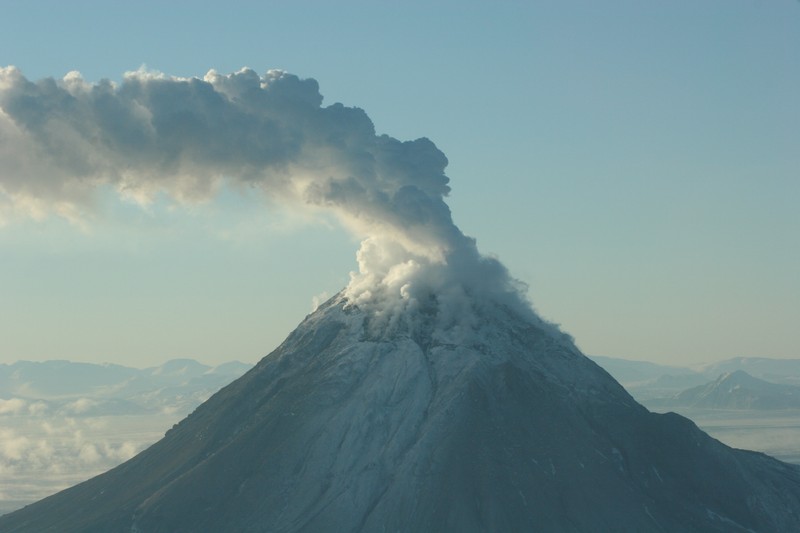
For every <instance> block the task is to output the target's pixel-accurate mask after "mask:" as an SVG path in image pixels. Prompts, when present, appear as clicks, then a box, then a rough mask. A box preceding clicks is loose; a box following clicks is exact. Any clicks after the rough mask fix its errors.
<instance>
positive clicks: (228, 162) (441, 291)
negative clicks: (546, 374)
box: [0, 67, 529, 315]
mask: <svg viewBox="0 0 800 533" xmlns="http://www.w3.org/2000/svg"><path fill="white" fill-rule="evenodd" d="M322 101H323V98H322V95H321V94H320V92H319V87H318V84H317V82H316V81H315V80H313V79H300V78H298V77H297V76H294V75H292V74H288V73H286V72H283V71H278V70H271V71H268V72H267V73H266V74H265V75H263V76H259V75H258V74H257V73H256V72H254V71H253V70H250V69H242V70H240V71H238V72H235V73H233V74H228V75H223V74H219V73H217V72H215V71H213V70H212V71H209V72H208V73H207V74H206V75H205V76H204V77H203V78H202V79H201V78H177V77H171V76H167V75H164V74H160V73H153V72H148V71H144V70H139V71H136V72H128V73H126V74H125V75H124V78H123V80H122V81H121V82H120V83H114V82H111V81H108V80H103V81H100V82H97V83H87V82H86V81H85V80H83V78H82V77H81V76H80V74H79V73H77V72H71V73H69V74H67V75H66V76H65V77H64V78H63V79H60V80H56V79H53V78H47V79H43V80H39V81H36V82H33V81H30V80H28V79H27V78H25V76H23V74H22V73H21V72H20V71H19V70H18V69H16V68H15V67H7V68H2V69H0V215H2V213H3V211H5V213H6V216H5V218H11V217H13V216H17V215H19V214H21V213H22V214H26V215H30V216H34V217H45V216H47V215H49V214H51V213H54V214H57V215H59V216H63V217H66V218H70V219H75V220H80V219H81V218H82V217H83V215H84V214H85V213H87V212H91V209H92V205H93V202H94V201H95V196H96V192H97V190H98V189H99V188H103V187H104V188H108V187H111V188H113V189H115V190H117V191H118V192H119V194H120V195H122V196H124V197H127V198H131V199H133V200H135V201H137V202H139V203H142V204H147V203H148V202H151V201H152V200H153V199H154V198H155V197H157V196H158V195H160V194H166V195H168V196H169V197H171V198H173V199H174V200H175V201H176V202H181V203H182V202H200V201H207V200H210V199H212V198H213V197H214V195H215V194H216V193H217V192H218V191H219V189H220V188H221V187H225V186H227V187H247V188H255V189H257V190H259V191H261V192H263V193H264V195H265V197H266V198H268V199H269V200H270V201H273V202H281V203H291V204H292V205H297V206H303V207H304V208H310V209H315V210H325V211H329V212H333V213H334V214H335V215H336V216H337V217H338V218H339V220H341V222H342V223H343V224H344V225H345V226H346V227H347V228H348V229H349V230H350V231H352V232H354V233H355V234H356V235H357V236H358V237H359V238H362V239H363V240H364V242H363V244H362V247H361V250H360V251H359V256H358V259H359V265H360V272H359V273H356V274H353V275H352V280H351V283H350V286H349V287H348V289H347V292H346V294H347V296H348V297H349V298H350V299H351V300H352V301H353V302H355V303H357V304H358V305H362V306H366V305H370V303H376V302H380V305H379V306H378V307H379V308H380V309H383V310H384V311H386V312H392V311H391V310H392V308H394V311H397V310H400V309H401V308H405V307H408V306H409V305H415V302H418V301H420V300H421V299H424V298H425V297H426V296H429V295H430V294H437V296H443V295H445V294H449V295H451V296H452V298H451V300H452V301H451V307H452V309H453V313H454V314H458V313H457V309H458V307H459V306H461V305H462V303H463V301H462V300H463V299H464V297H465V296H464V293H465V292H468V293H470V294H473V295H484V296H491V297H492V298H494V299H499V300H501V301H503V302H504V303H507V304H509V305H513V306H514V307H516V308H518V309H529V307H528V305H527V303H526V301H525V298H524V296H522V295H521V294H522V292H521V291H520V288H519V284H518V283H517V282H515V281H514V280H513V279H512V278H511V277H510V276H509V275H508V273H507V271H506V269H505V268H504V267H503V266H502V265H501V264H500V263H499V262H498V261H496V260H494V259H491V258H487V257H483V256H481V255H480V254H479V253H478V250H477V247H476V246H475V241H474V240H473V239H471V238H469V237H467V236H465V235H464V234H463V233H462V232H461V231H460V230H459V229H458V227H457V226H456V225H455V224H454V223H453V219H452V217H451V213H450V209H449V207H448V206H447V204H446V203H445V197H446V196H447V194H448V193H449V191H450V188H449V185H448V182H449V179H448V177H447V176H446V175H445V172H444V170H445V167H446V166H447V158H446V157H445V155H444V154H443V153H442V152H441V151H440V150H439V149H438V148H437V147H436V146H435V145H434V144H433V143H432V142H431V141H430V140H428V139H425V138H422V139H417V140H413V141H405V142H402V141H399V140H397V139H394V138H392V137H389V136H387V135H377V134H376V132H375V127H374V126H373V124H372V122H371V120H370V119H369V117H368V116H367V114H366V113H365V112H364V111H363V110H361V109H358V108H353V107H346V106H343V105H341V104H333V105H329V106H323V105H322ZM444 314H445V315H446V314H447V313H444Z"/></svg>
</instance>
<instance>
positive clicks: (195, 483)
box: [0, 294, 800, 533]
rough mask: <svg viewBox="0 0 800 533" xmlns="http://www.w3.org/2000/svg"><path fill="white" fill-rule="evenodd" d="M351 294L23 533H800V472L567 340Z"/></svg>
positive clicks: (550, 332)
mask: <svg viewBox="0 0 800 533" xmlns="http://www.w3.org/2000/svg"><path fill="white" fill-rule="evenodd" d="M466 305H469V306H470V307H471V313H472V315H473V316H474V318H475V320H473V321H472V322H471V323H470V324H469V325H468V326H465V325H464V324H460V325H458V326H457V327H456V326H453V327H451V328H449V329H448V328H445V327H441V326H440V324H441V321H440V320H439V319H438V318H437V317H438V316H439V315H440V313H441V309H440V306H439V303H438V301H437V299H436V298H435V297H431V298H430V299H429V300H428V301H427V302H426V303H425V304H424V305H420V306H417V307H416V308H415V309H413V311H412V310H407V311H405V312H404V313H402V314H400V315H399V316H394V317H392V319H391V320H385V319H381V317H379V316H377V315H375V314H374V313H372V312H368V311H366V310H364V309H362V308H360V307H359V306H358V305H356V304H354V303H352V302H350V301H348V299H347V298H346V296H345V295H343V294H340V295H338V296H336V297H334V298H332V299H331V300H329V301H328V302H327V303H325V304H324V305H323V306H321V307H320V308H319V309H317V310H316V311H315V312H314V313H312V314H311V315H309V316H308V317H306V319H305V320H304V321H303V322H302V323H301V324H300V325H299V326H298V327H297V329H296V330H295V331H294V332H292V333H291V334H290V335H289V337H288V338H287V339H286V340H285V341H284V342H283V344H282V345H281V346H279V347H278V348H277V349H276V350H275V351H274V352H272V353H271V354H270V355H268V356H267V357H265V358H264V359H262V360H261V362H260V363H259V364H258V365H257V366H256V367H254V368H253V369H252V370H251V371H250V372H248V373H247V374H245V375H244V376H243V377H242V378H240V379H238V380H237V381H235V382H233V383H232V384H230V385H229V386H227V387H226V388H224V389H222V390H221V391H219V392H218V393H217V394H216V395H214V396H213V397H211V398H210V399H209V400H208V401H206V402H205V403H204V404H203V405H201V406H200V407H199V408H197V410H196V411H195V412H193V413H192V414H191V415H190V416H188V417H187V418H186V419H184V420H183V421H182V422H180V423H179V424H177V425H176V426H175V427H173V428H172V429H171V430H170V431H168V432H167V434H166V435H165V437H164V438H163V439H162V440H161V441H159V442H157V443H156V444H154V445H153V446H151V447H150V448H149V449H147V450H145V451H144V452H142V453H140V454H139V455H137V456H136V457H134V458H133V459H131V460H129V461H128V462H126V463H124V464H122V465H120V466H119V467H117V468H115V469H113V470H111V471H109V472H107V473H105V474H102V475H100V476H98V477H95V478H93V479H90V480H88V481H86V482H84V483H82V484H80V485H77V486H75V487H72V488H70V489H67V490H65V491H63V492H60V493H58V494H55V495H53V496H51V497H49V498H46V499H44V500H42V501H40V502H38V503H35V504H33V505H30V506H28V507H26V508H24V509H21V510H19V511H16V512H14V513H11V514H9V515H6V516H3V517H0V531H3V532H6V533H10V532H37V533H41V532H45V531H54V532H55V531H58V532H71V531H76V532H77V531H80V532H103V533H108V532H117V531H118V532H138V533H156V532H171V533H178V532H192V533H196V532H225V531H236V532H239V531H242V532H244V531H248V532H267V531H269V532H294V531H304V532H316V531H326V532H327V531H336V532H371V531H414V532H420V531H424V532H427V531H430V532H449V531H453V532H456V531H457V532H471V531H548V532H549V531H559V532H572V531H575V532H578V531H585V532H596V531H617V532H625V531H631V532H633V531H637V532H642V531H645V532H647V531H669V532H683V531H686V532H689V531H698V532H699V531H703V532H705V531H764V532H766V531H771V532H772V531H798V530H800V467H797V466H794V465H789V464H784V463H782V462H780V461H777V460H775V459H772V458H770V457H768V456H766V455H764V454H761V453H755V452H749V451H743V450H735V449H731V448H729V447H727V446H725V445H723V444H721V443H720V442H718V441H716V440H714V439H712V438H711V437H709V436H708V435H706V434H705V433H703V432H702V431H700V430H699V429H698V428H697V427H696V426H695V425H694V424H693V423H692V422H691V421H689V420H687V419H685V418H683V417H681V416H678V415H676V414H672V413H668V414H654V413H650V412H649V411H647V410H646V409H645V408H644V407H642V406H640V405H639V404H637V403H636V402H635V401H634V400H633V398H632V397H631V396H630V395H629V394H628V393H627V392H626V391H625V390H624V389H623V388H622V387H621V386H620V385H619V384H618V383H617V382H616V381H614V379H613V378H611V377H610V376H609V375H608V374H607V373H606V372H605V371H604V370H603V369H601V368H600V367H599V366H597V365H596V364H595V363H593V362H592V361H591V360H589V359H588V358H587V357H585V356H584V355H582V354H581V353H580V351H579V350H578V349H577V348H576V347H575V345H574V343H573V341H572V340H571V338H570V337H569V336H568V335H566V334H564V333H562V332H561V331H560V330H559V329H558V328H556V327H554V326H552V325H550V324H547V323H546V322H543V321H540V320H538V319H535V318H533V319H532V318H531V317H529V316H526V315H524V314H521V313H519V312H518V311H516V310H513V309H512V308H511V307H508V306H504V305H502V304H500V303H497V302H489V301H478V300H473V301H472V302H468V303H467V304H466Z"/></svg>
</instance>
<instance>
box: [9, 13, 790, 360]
mask: <svg viewBox="0 0 800 533" xmlns="http://www.w3.org/2000/svg"><path fill="white" fill-rule="evenodd" d="M0 3H1V4H2V11H3V21H4V22H3V31H2V32H0V66H9V65H13V66H15V67H17V68H18V69H19V70H20V71H21V73H22V74H23V75H24V76H25V77H26V78H27V79H29V80H33V81H35V80H39V79H42V78H47V77H53V78H56V79H61V78H63V77H64V76H65V75H66V74H67V73H68V72H70V71H79V72H80V73H81V75H82V77H83V79H84V80H86V81H87V82H99V81H100V80H103V79H110V80H112V81H115V82H117V83H119V82H120V81H121V80H122V79H123V75H124V73H125V72H128V71H136V70H138V69H140V68H142V67H144V69H145V70H147V71H154V72H156V71H157V72H163V73H165V74H167V75H169V76H179V77H199V78H203V76H204V75H205V74H206V73H207V72H208V71H209V70H210V69H214V70H216V71H217V72H219V73H221V74H230V73H233V72H237V71H239V70H240V69H241V68H242V67H245V66H246V67H249V68H251V69H253V70H254V71H255V72H257V73H259V74H261V75H264V74H265V73H266V72H267V71H268V70H270V69H283V70H285V71H288V72H290V73H292V74H295V75H297V76H299V77H300V78H301V79H305V78H313V79H315V80H317V82H318V83H319V91H320V93H321V94H322V95H323V97H324V100H323V106H327V105H330V104H333V103H336V102H341V103H342V104H344V105H345V106H352V107H358V108H361V109H363V110H364V111H366V113H367V114H368V116H369V118H370V119H371V120H372V122H373V123H374V125H375V129H376V131H377V132H378V133H386V134H389V135H391V136H392V137H394V138H397V139H400V140H413V139H417V138H420V137H426V138H429V139H430V140H431V141H433V142H434V143H435V144H436V146H437V147H438V148H439V149H440V150H441V151H442V152H444V154H446V156H447V159H448V161H449V164H448V166H447V168H446V174H447V176H448V177H449V178H450V184H449V185H450V187H451V189H452V190H451V192H450V194H449V197H448V198H447V204H448V205H449V207H450V209H451V210H452V216H453V220H454V221H455V223H456V224H457V225H458V227H460V229H461V230H462V231H463V232H464V233H465V234H467V235H470V236H473V237H475V238H476V239H477V246H478V248H479V249H480V250H481V251H482V252H483V253H485V254H490V255H491V256H495V257H497V258H499V259H500V260H501V261H502V262H503V263H504V264H505V265H506V266H507V267H508V269H509V270H510V272H511V274H512V275H513V276H515V277H516V278H518V279H519V280H521V281H522V282H524V283H526V284H527V285H528V295H529V297H530V300H531V301H532V302H533V304H534V307H535V308H536V310H537V312H538V313H539V314H540V315H541V316H543V317H544V318H545V319H547V320H550V321H553V322H555V323H558V324H560V325H561V327H562V328H563V329H564V330H565V331H567V332H568V333H570V334H571V335H572V336H573V337H574V338H575V341H576V343H577V345H578V346H579V347H580V348H581V349H582V350H583V351H584V352H585V353H587V354H593V355H606V356H612V357H622V358H628V359H638V360H648V361H653V362H658V363H662V364H677V365H688V364H696V363H702V362H709V361H717V360H721V359H725V358H729V357H738V356H762V357H776V358H790V357H795V358H796V357H800V348H799V346H800V333H798V331H799V330H798V328H797V324H798V323H800V310H798V302H800V275H799V274H798V273H800V246H799V245H798V241H800V239H798V236H799V235H800V210H799V209H797V204H798V201H800V179H798V177H800V149H798V144H800V103H799V102H798V97H797V95H798V94H800V2H796V1H794V0H775V1H772V2H763V1H744V0H719V1H714V0H704V1H703V2H697V1H674V2H649V1H648V2H643V1H641V0H637V1H611V2H603V3H598V2H592V1H569V0H567V1H552V2H436V3H433V5H430V4H431V3H429V2H428V3H424V2H413V1H411V2H402V3H400V2H347V1H343V2H337V3H333V2H322V1H318V2H303V1H298V2H236V1H228V2H224V3H223V2H211V1H207V2H193V3H189V2H168V3H163V2H159V3H156V2H139V3H137V4H136V5H131V6H127V5H121V4H119V5H117V3H108V2H90V1H76V2H70V3H64V2H45V1H37V0H29V1H25V2H22V1H15V0H3V1H2V2H0ZM0 170H2V169H0ZM3 171H4V172H8V169H5V170H3ZM0 223H2V226H1V227H0V363H11V362H13V361H16V360H20V359H26V360H46V359H72V360H77V361H89V362H113V363H119V364H127V365H131V366H140V367H141V366H150V365H156V364H160V363H161V362H163V361H164V360H167V359H171V358H179V357H189V358H194V359H198V360H200V361H203V362H206V363H218V362H223V361H229V360H233V359H237V360H241V361H248V362H255V361H257V360H258V359H260V358H261V357H263V356H264V355H266V354H267V353H269V352H270V351H271V350H272V349H273V348H275V347H276V346H277V345H278V344H279V343H280V342H281V341H282V340H283V338H285V336H286V335H287V334H288V333H289V332H290V331H291V330H292V329H293V328H294V327H295V325H296V324H297V323H298V322H299V321H300V320H301V319H302V318H303V317H304V316H305V315H306V314H307V313H309V312H310V311H311V310H312V309H313V305H314V302H317V301H319V300H320V299H323V298H325V297H327V296H331V295H333V294H335V293H336V292H338V291H339V290H341V289H342V288H343V287H344V286H345V285H347V283H348V281H349V280H350V277H349V273H350V272H351V271H354V270H356V269H357V268H358V267H357V264H356V255H355V254H356V250H357V249H358V248H359V242H358V239H357V238H355V237H354V236H352V234H351V233H349V232H347V231H345V230H344V229H343V228H342V225H341V223H340V222H339V221H338V220H337V219H336V218H335V217H331V216H325V215H323V216H312V215H310V214H309V213H308V212H306V211H304V210H298V209H296V208H295V207H294V206H293V205H289V204H286V205H281V204H280V202H272V203H269V204H265V203H264V202H263V201H261V200H260V199H259V198H256V197H254V196H253V195H251V194H246V193H245V194H243V193H240V192H237V191H232V190H223V191H222V192H221V193H220V194H219V196H218V197H217V198H215V199H214V200H213V201H207V202H195V203H188V204H180V205H177V204H175V203H174V202H169V201H160V200H159V201H155V202H153V203H152V204H150V205H148V206H145V207H142V206H139V205H135V204H133V203H131V202H130V201H128V200H126V199H121V198H119V197H118V196H117V195H116V194H115V193H113V191H107V190H101V191H99V192H98V193H97V198H96V199H95V205H94V210H93V211H92V213H91V215H90V216H87V217H85V218H83V219H81V220H77V221H76V220H68V219H65V218H64V217H59V216H58V215H55V214H49V215H46V216H43V217H30V216H25V215H21V214H19V213H17V212H11V211H9V210H6V212H3V211H0Z"/></svg>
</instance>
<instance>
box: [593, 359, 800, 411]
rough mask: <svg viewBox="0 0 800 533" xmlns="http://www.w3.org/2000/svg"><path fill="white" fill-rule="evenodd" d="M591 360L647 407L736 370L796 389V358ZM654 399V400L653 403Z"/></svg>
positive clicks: (799, 364) (799, 365)
mask: <svg viewBox="0 0 800 533" xmlns="http://www.w3.org/2000/svg"><path fill="white" fill-rule="evenodd" d="M591 358H592V359H593V360H594V361H595V362H596V363H597V364H599V365H600V366H602V367H603V368H604V369H605V370H606V371H607V372H608V373H609V374H611V375H612V376H613V377H614V379H616V380H617V381H619V383H620V384H621V385H622V386H623V387H625V388H626V389H627V390H628V392H630V393H631V394H632V395H633V396H634V397H635V398H636V399H637V400H639V401H645V402H646V403H647V405H648V406H651V405H653V406H655V405H660V404H662V403H664V404H666V403H670V402H672V401H673V400H671V399H672V398H674V397H675V396H676V395H678V394H680V393H683V392H684V391H687V389H694V388H702V387H706V386H710V385H711V384H712V383H713V382H716V381H717V378H718V377H721V376H722V375H725V374H733V373H736V372H738V371H743V372H746V373H747V374H749V375H750V376H752V377H753V378H758V379H760V380H763V381H765V382H770V384H779V385H796V386H800V359H770V358H767V357H735V358H731V359H726V360H724V361H718V362H715V363H707V364H703V365H697V366H693V367H682V366H668V365H659V364H656V363H650V362H647V361H634V360H628V359H619V358H615V357H604V356H592V357H591ZM710 382H711V383H710ZM687 392H688V391H687ZM654 400H658V401H657V402H656V403H655V404H654V403H653V401H654ZM661 400H664V401H663V402H662V401H661ZM668 400H669V401H668ZM682 405H683V404H682Z"/></svg>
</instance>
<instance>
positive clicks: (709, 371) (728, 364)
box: [697, 357, 800, 386]
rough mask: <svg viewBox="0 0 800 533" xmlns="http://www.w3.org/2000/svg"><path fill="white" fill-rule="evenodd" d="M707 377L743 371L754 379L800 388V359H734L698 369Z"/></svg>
mask: <svg viewBox="0 0 800 533" xmlns="http://www.w3.org/2000/svg"><path fill="white" fill-rule="evenodd" d="M697 370H698V371H699V372H701V373H702V374H704V375H706V376H719V375H720V374H725V373H729V372H736V371H737V370H743V371H745V372H747V373H748V374H750V375H751V376H753V377H756V378H759V379H763V380H766V381H770V382H772V383H778V384H783V385H798V386H800V359H770V358H768V357H734V358H732V359H726V360H724V361H720V362H717V363H710V364H707V365H702V366H700V367H697Z"/></svg>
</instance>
